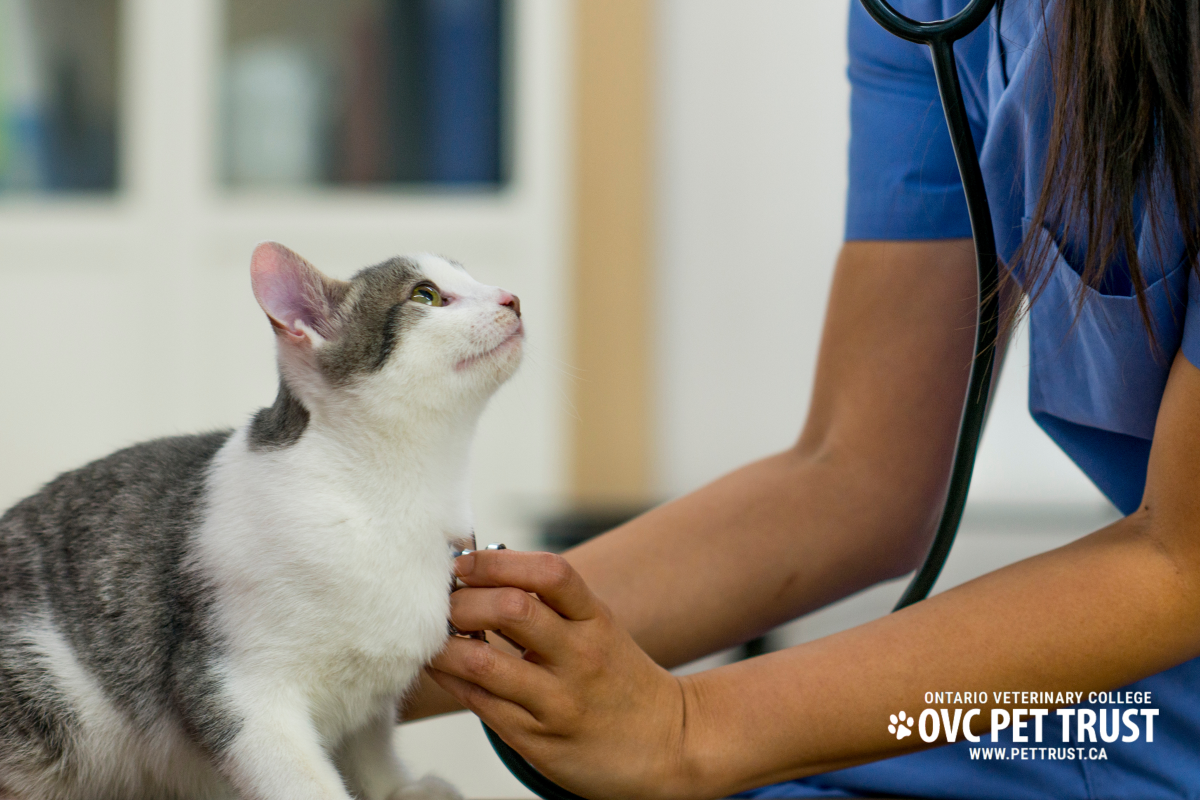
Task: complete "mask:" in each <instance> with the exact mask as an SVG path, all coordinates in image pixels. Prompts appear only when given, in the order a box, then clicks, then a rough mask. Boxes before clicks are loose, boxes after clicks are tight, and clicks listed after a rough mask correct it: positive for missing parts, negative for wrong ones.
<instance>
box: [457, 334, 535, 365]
mask: <svg viewBox="0 0 1200 800" xmlns="http://www.w3.org/2000/svg"><path fill="white" fill-rule="evenodd" d="M524 341H525V327H524V326H523V325H518V327H517V329H516V330H515V331H513V332H512V333H510V334H509V335H508V336H506V337H505V338H504V341H502V342H500V344H498V345H496V346H495V347H493V348H492V349H491V350H485V351H484V352H482V353H477V354H475V355H473V356H470V357H469V358H464V359H463V360H462V361H459V362H458V363H457V364H455V365H454V371H455V372H465V371H467V370H469V369H473V368H475V367H479V366H482V365H484V364H495V363H496V362H506V361H510V360H511V361H514V362H515V361H517V360H519V359H520V357H521V349H522V344H523V343H524ZM515 367H516V364H515V363H514V364H513V368H514V369H515Z"/></svg>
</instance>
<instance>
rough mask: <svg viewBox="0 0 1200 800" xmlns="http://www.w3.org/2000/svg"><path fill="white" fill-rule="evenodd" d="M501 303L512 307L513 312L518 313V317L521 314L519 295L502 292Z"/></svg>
mask: <svg viewBox="0 0 1200 800" xmlns="http://www.w3.org/2000/svg"><path fill="white" fill-rule="evenodd" d="M500 305H502V306H508V307H509V308H511V309H512V310H513V313H514V314H516V315H517V317H518V318H519V317H520V316H521V298H519V297H517V296H516V295H515V294H509V293H508V292H501V293H500Z"/></svg>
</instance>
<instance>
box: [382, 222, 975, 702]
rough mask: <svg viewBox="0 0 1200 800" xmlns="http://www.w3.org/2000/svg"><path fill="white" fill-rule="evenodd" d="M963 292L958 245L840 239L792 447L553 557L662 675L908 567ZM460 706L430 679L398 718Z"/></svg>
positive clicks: (964, 311) (952, 407)
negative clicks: (562, 560)
mask: <svg viewBox="0 0 1200 800" xmlns="http://www.w3.org/2000/svg"><path fill="white" fill-rule="evenodd" d="M975 297H976V291H975V261H974V251H973V249H972V245H971V242H970V240H969V239H963V240H952V241H930V242H851V243H848V244H846V245H845V246H844V247H843V249H842V253H841V255H840V257H839V259H838V265H837V272H836V274H835V278H834V282H833V287H832V290H831V293H830V299H829V306H828V310H827V313H826V319H825V330H824V334H823V336H822V341H821V351H820V356H819V360H818V366H817V374H816V380H815V384H814V389H813V398H812V403H811V405H810V409H809V413H808V420H807V422H806V424H805V426H804V430H803V432H802V434H801V435H800V438H799V441H797V443H796V444H795V445H794V446H793V447H791V448H790V449H788V450H786V451H784V452H782V453H779V454H777V455H774V456H771V457H769V458H765V459H763V460H761V461H757V462H755V463H752V464H749V465H747V466H745V467H742V468H741V469H738V470H736V471H734V472H732V473H730V474H729V475H726V476H724V477H723V478H720V479H719V480H717V481H715V482H713V483H711V484H709V485H708V486H705V487H703V488H701V489H699V490H698V491H695V492H692V493H691V494H689V495H687V496H685V497H683V498H680V499H678V500H676V501H674V502H671V503H668V504H666V505H664V506H661V507H659V508H656V509H654V510H653V511H650V512H648V513H647V514H644V515H642V516H641V517H638V518H637V519H635V520H633V521H632V522H630V523H628V524H626V525H623V526H621V527H619V528H617V529H615V530H613V531H610V532H609V533H607V534H605V535H604V536H601V537H599V538H597V539H595V540H593V541H591V542H588V543H587V544H584V545H582V546H581V547H578V548H576V549H574V550H572V551H571V552H570V553H568V554H567V560H568V561H570V562H571V564H572V565H573V566H574V567H575V568H576V569H577V570H578V571H579V573H580V574H581V575H582V576H583V577H584V579H585V580H586V581H587V582H588V585H589V586H591V587H592V589H593V591H595V592H596V594H597V595H599V596H600V597H601V598H602V599H603V600H604V601H605V603H607V604H608V606H609V607H610V608H611V609H612V611H613V614H614V615H615V617H616V620H617V621H618V623H620V624H621V625H622V626H624V627H625V628H626V629H627V630H629V631H630V632H631V633H632V634H633V636H634V639H635V640H636V641H637V642H638V644H640V645H641V646H642V647H643V648H644V649H645V650H646V652H648V653H649V654H650V655H651V657H653V658H654V659H655V660H656V661H658V663H660V664H663V665H664V666H668V667H673V666H676V665H679V664H683V663H686V662H688V661H691V660H693V659H695V658H698V657H700V656H704V655H707V654H708V653H712V652H715V651H717V650H721V649H723V648H725V647H730V646H732V645H735V644H740V643H742V642H745V641H747V640H749V639H751V638H753V637H754V636H757V635H758V634H760V633H762V632H764V631H767V630H770V629H771V628H773V627H775V626H776V625H778V624H780V623H782V622H786V621H788V620H791V619H794V618H796V617H798V616H800V615H802V614H805V613H808V612H809V611H813V610H815V609H817V608H820V607H822V606H824V605H826V604H828V603H831V602H833V601H835V600H838V599H840V598H842V597H845V596H847V595H849V594H852V593H853V592H856V591H858V590H860V589H863V588H865V587H867V586H871V585H872V584H875V583H877V582H879V581H881V580H886V579H888V578H893V577H896V576H897V575H903V574H904V573H906V572H909V571H911V570H912V569H914V568H915V567H916V566H917V564H918V563H919V562H920V560H921V559H922V558H923V557H924V554H925V551H926V549H927V548H928V545H929V541H930V539H931V538H932V536H933V526H934V525H935V524H936V521H937V514H938V512H939V510H940V507H941V501H942V497H943V494H944V491H945V486H946V481H947V480H948V477H949V472H950V461H951V459H952V456H953V448H954V439H955V435H956V433H957V430H958V419H959V414H960V410H961V407H962V401H963V395H964V393H965V391H966V385H967V377H968V370H969V366H970V360H971V353H972V345H973V326H974V319H975V308H976V301H975ZM729 424H730V425H737V424H738V421H737V420H736V419H731V420H730V421H729ZM697 435H702V434H700V433H699V432H698V433H697ZM458 707H459V706H458V705H457V703H455V702H454V701H453V699H452V698H450V697H449V696H448V695H446V694H445V693H444V692H442V691H441V690H440V689H438V688H437V687H436V686H434V685H433V684H432V682H430V681H429V680H427V679H426V680H425V681H424V683H423V685H422V690H421V691H419V692H417V693H416V694H415V695H414V696H413V698H412V699H411V700H410V702H409V704H408V706H407V707H406V709H405V717H406V718H407V719H417V718H419V717H422V716H427V715H429V714H436V713H442V712H445V711H451V710H454V709H456V708H458Z"/></svg>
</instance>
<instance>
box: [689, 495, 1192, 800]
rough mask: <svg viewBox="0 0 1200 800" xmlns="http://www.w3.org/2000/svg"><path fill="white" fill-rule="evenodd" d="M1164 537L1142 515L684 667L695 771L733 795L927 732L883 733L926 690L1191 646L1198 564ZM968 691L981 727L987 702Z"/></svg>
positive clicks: (1138, 659) (904, 747)
mask: <svg viewBox="0 0 1200 800" xmlns="http://www.w3.org/2000/svg"><path fill="white" fill-rule="evenodd" d="M1158 538H1159V537H1158V535H1157V534H1156V532H1155V531H1154V530H1153V523H1152V521H1151V520H1150V519H1149V518H1148V516H1147V515H1145V514H1141V513H1139V514H1138V515H1135V516H1134V517H1132V518H1128V519H1126V520H1122V521H1120V522H1118V523H1116V524H1114V525H1112V526H1110V527H1109V528H1107V529H1105V530H1103V531H1101V532H1098V533H1096V534H1093V535H1092V536H1089V537H1087V538H1086V539H1083V540H1080V541H1079V542H1076V543H1073V544H1071V545H1068V546H1067V547H1065V548H1063V549H1061V550H1058V551H1054V552H1052V553H1048V554H1045V555H1042V556H1039V557H1036V558H1033V559H1030V560H1028V561H1025V562H1022V563H1019V564H1016V565H1013V566H1011V567H1008V568H1006V569H1004V570H1001V571H998V572H995V573H992V574H990V575H987V576H984V577H982V578H980V579H978V580H976V581H973V582H971V583H968V584H965V585H963V586H961V587H958V588H956V589H953V590H951V591H948V592H946V593H944V594H942V595H938V596H936V597H934V598H931V599H930V600H928V601H926V602H923V603H920V604H918V605H916V606H913V607H911V608H909V609H906V610H904V611H902V612H899V613H896V614H891V615H889V616H887V617H883V618H881V619H879V620H877V621H875V622H872V623H870V624H868V625H865V626H861V627H859V628H855V629H853V630H850V631H846V632H844V633H841V634H838V635H836V636H831V637H828V638H825V639H821V640H818V641H815V642H811V643H808V644H805V645H801V646H799V647H795V648H791V649H789V650H785V651H780V652H778V653H773V654H771V655H768V656H764V657H762V658H756V659H751V660H749V661H744V662H740V663H738V664H734V665H731V666H729V667H723V668H721V669H718V670H712V671H709V672H706V673H701V674H698V675H694V676H691V677H689V678H687V679H685V686H686V687H687V692H688V698H689V703H688V707H687V716H686V719H687V737H688V739H687V741H688V746H687V748H686V749H687V754H688V759H687V760H688V763H689V764H691V765H692V768H693V770H694V771H695V772H696V775H697V785H700V786H704V787H711V793H712V796H717V795H716V794H715V792H716V791H717V790H720V791H721V792H723V793H724V794H721V795H720V796H725V794H731V793H733V792H736V791H739V790H743V789H748V788H751V787H753V786H761V785H765V784H768V783H773V782H776V781H781V780H788V779H791V778H796V777H800V776H803V775H808V774H814V773H820V772H825V771H828V770H830V769H836V768H841V767H846V766H850V765H853V764H855V763H861V762H865V761H870V760H875V759H877V758H881V757H885V756H892V755H898V754H900V753H902V752H905V751H910V750H913V749H917V748H920V747H923V746H924V747H927V746H930V745H924V744H923V742H922V741H921V739H920V737H918V736H917V735H916V734H915V731H914V733H913V735H911V736H909V737H907V738H905V739H903V740H902V741H898V740H897V739H896V737H895V736H892V735H890V734H889V733H888V731H887V721H888V719H889V714H895V713H896V712H897V711H898V710H900V709H906V708H907V709H908V710H909V711H910V712H912V711H914V710H917V712H918V713H919V709H920V708H922V707H923V706H924V696H925V693H926V692H928V691H934V690H944V689H950V690H965V689H971V690H981V689H982V690H987V691H989V692H990V691H992V690H998V691H1003V690H1017V691H1026V690H1030V691H1032V690H1046V691H1067V690H1071V691H1084V692H1086V691H1090V690H1103V689H1112V688H1117V687H1120V686H1123V685H1125V684H1127V683H1129V682H1131V681H1133V680H1135V679H1138V678H1142V677H1145V676H1147V675H1150V674H1153V673H1155V672H1158V671H1160V670H1162V669H1165V668H1168V667H1171V666H1174V665H1175V664H1177V663H1180V662H1182V661H1184V660H1186V659H1189V658H1192V657H1194V656H1196V655H1197V654H1198V653H1200V636H1198V635H1197V634H1198V632H1200V586H1198V584H1197V582H1196V580H1195V577H1196V575H1197V573H1198V571H1197V570H1196V569H1195V564H1191V565H1187V568H1186V569H1185V570H1184V571H1182V572H1181V570H1180V567H1181V564H1180V563H1179V562H1178V561H1176V560H1173V559H1172V558H1170V557H1168V555H1166V554H1165V552H1164V550H1163V549H1162V547H1161V546H1160V544H1159V542H1158V541H1157V539H1158ZM989 697H990V694H989ZM971 705H972V706H973V707H979V708H982V709H983V713H982V714H981V715H980V716H979V717H976V718H975V722H976V724H975V725H974V726H973V727H974V729H975V733H976V734H977V735H978V734H979V733H981V732H986V730H989V729H990V728H987V727H986V726H988V725H990V719H991V717H990V711H989V709H990V707H991V704H990V703H987V702H983V703H972V704H971ZM1047 725H1051V726H1052V727H1051V728H1050V730H1052V731H1057V729H1058V727H1059V726H1060V722H1059V720H1058V719H1057V718H1056V717H1053V716H1051V717H1050V718H1049V719H1048V720H1047ZM1030 730H1032V728H1030ZM1053 735H1054V736H1057V733H1055V734H1053ZM962 738H964V737H962V736H961V734H960V739H959V740H960V741H961V740H962ZM1052 738H1053V737H1052ZM942 741H944V739H943V740H942ZM985 741H987V740H985ZM708 791H709V789H708V788H706V792H708Z"/></svg>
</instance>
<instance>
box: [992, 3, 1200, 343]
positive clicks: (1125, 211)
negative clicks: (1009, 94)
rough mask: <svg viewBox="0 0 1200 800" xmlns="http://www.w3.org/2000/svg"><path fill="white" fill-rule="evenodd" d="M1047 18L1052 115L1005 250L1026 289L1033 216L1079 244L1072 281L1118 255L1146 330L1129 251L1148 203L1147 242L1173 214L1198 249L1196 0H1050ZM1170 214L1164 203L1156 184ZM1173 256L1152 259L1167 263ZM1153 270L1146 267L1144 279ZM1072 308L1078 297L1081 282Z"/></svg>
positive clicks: (1138, 269)
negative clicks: (1024, 227)
mask: <svg viewBox="0 0 1200 800" xmlns="http://www.w3.org/2000/svg"><path fill="white" fill-rule="evenodd" d="M1053 5H1054V8H1053V10H1052V11H1050V12H1049V13H1050V15H1051V17H1050V19H1049V27H1050V30H1052V31H1054V32H1055V35H1056V36H1057V44H1056V46H1055V47H1054V48H1053V49H1052V51H1051V58H1052V70H1053V78H1054V116H1053V123H1052V126H1051V133H1050V141H1049V143H1048V150H1047V154H1046V155H1047V158H1046V173H1045V176H1044V177H1043V181H1042V188H1041V196H1040V197H1039V199H1038V203H1037V206H1036V209H1035V211H1034V214H1033V220H1032V224H1031V225H1030V228H1029V230H1028V231H1027V232H1026V238H1025V241H1024V242H1023V243H1022V245H1021V247H1020V249H1019V250H1018V251H1017V255H1016V257H1015V258H1014V259H1013V265H1014V266H1016V265H1018V264H1020V265H1022V266H1023V267H1024V270H1025V273H1024V276H1023V278H1024V283H1025V287H1026V289H1027V290H1028V291H1029V292H1030V294H1031V296H1033V297H1036V295H1037V294H1038V293H1039V292H1040V291H1041V289H1042V288H1043V287H1044V286H1045V280H1046V278H1047V277H1048V275H1047V271H1046V267H1045V264H1046V255H1047V253H1046V247H1047V246H1048V244H1047V241H1048V240H1047V238H1046V237H1038V236H1037V235H1036V232H1038V231H1040V230H1041V229H1042V227H1043V226H1045V227H1046V228H1047V229H1049V230H1050V231H1052V232H1054V233H1056V234H1057V235H1058V237H1059V238H1060V239H1062V240H1070V241H1074V242H1078V243H1080V244H1081V245H1083V247H1084V248H1085V252H1084V253H1083V257H1082V263H1078V264H1076V266H1077V267H1078V268H1081V279H1082V284H1084V285H1086V286H1091V287H1093V288H1097V287H1098V286H1099V284H1100V283H1101V281H1102V280H1103V278H1104V275H1105V271H1106V269H1107V268H1108V267H1109V266H1110V265H1111V264H1113V263H1114V262H1117V261H1119V260H1120V259H1125V261H1126V262H1127V264H1128V267H1129V278H1130V282H1131V283H1132V288H1133V292H1134V294H1135V295H1136V297H1137V302H1138V308H1139V309H1140V310H1141V313H1142V319H1143V321H1144V322H1145V323H1146V326H1147V329H1148V330H1149V332H1150V336H1151V338H1152V339H1155V340H1156V337H1155V331H1154V330H1153V328H1152V326H1151V324H1150V313H1149V309H1148V307H1147V305H1146V296H1145V295H1146V285H1147V277H1146V273H1145V265H1143V264H1142V263H1141V262H1140V260H1139V258H1138V253H1137V246H1136V244H1135V242H1136V233H1135V232H1136V231H1137V229H1138V227H1139V220H1138V219H1136V218H1135V209H1136V208H1138V207H1144V208H1145V209H1146V210H1147V211H1148V219H1149V221H1150V226H1149V229H1148V230H1147V229H1143V230H1142V231H1141V234H1142V235H1143V236H1150V237H1151V238H1150V239H1149V241H1150V242H1151V244H1152V245H1153V244H1161V243H1162V242H1163V241H1164V240H1165V237H1164V232H1165V231H1166V230H1167V229H1168V226H1169V225H1171V223H1177V224H1178V225H1179V228H1180V230H1181V231H1182V234H1183V240H1184V244H1185V252H1186V257H1187V259H1188V261H1189V263H1190V264H1191V265H1192V266H1193V268H1195V263H1196V255H1197V253H1198V252H1200V195H1198V194H1197V190H1198V189H1200V125H1198V118H1197V111H1198V110H1200V102H1197V100H1198V97H1200V80H1197V69H1198V68H1200V57H1198V52H1200V50H1198V48H1200V2H1198V0H1057V2H1055V3H1054V4H1053ZM1168 186H1169V187H1170V192H1171V194H1172V195H1173V199H1174V201H1175V202H1174V205H1175V214H1174V215H1173V218H1168V217H1169V216H1171V215H1170V214H1169V213H1167V212H1166V211H1165V210H1164V202H1163V201H1165V200H1167V199H1168V198H1167V197H1165V196H1164V192H1165V191H1166V187H1168ZM1173 266H1174V264H1164V265H1162V267H1163V269H1164V270H1166V269H1169V268H1170V267H1173ZM1156 277H1157V276H1152V277H1151V281H1153V280H1154V279H1155V278H1156ZM1080 288H1081V293H1080V297H1079V299H1078V306H1077V309H1078V308H1081V307H1082V303H1083V287H1082V286H1081V287H1080Z"/></svg>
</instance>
